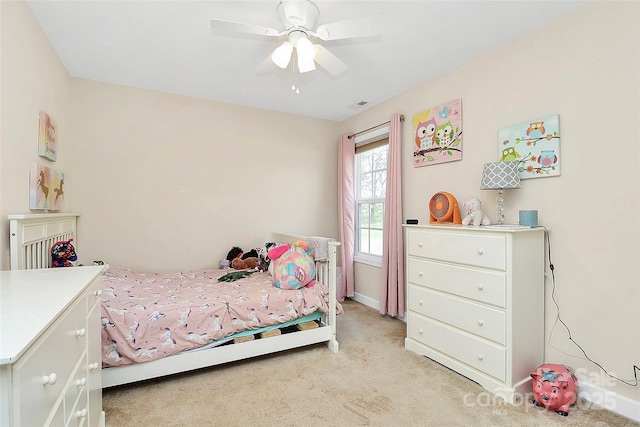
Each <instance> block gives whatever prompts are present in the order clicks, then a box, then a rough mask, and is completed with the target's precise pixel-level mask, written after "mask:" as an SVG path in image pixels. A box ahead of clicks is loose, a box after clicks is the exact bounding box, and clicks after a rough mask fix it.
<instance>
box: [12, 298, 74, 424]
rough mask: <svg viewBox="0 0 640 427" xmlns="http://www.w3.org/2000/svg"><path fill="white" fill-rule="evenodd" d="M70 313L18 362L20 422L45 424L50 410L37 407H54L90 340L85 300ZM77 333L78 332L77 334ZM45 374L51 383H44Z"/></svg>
mask: <svg viewBox="0 0 640 427" xmlns="http://www.w3.org/2000/svg"><path fill="white" fill-rule="evenodd" d="M74 304H75V305H74V306H73V307H72V308H70V309H69V312H68V315H66V316H65V317H64V318H62V320H61V321H59V323H57V324H55V325H54V326H52V327H51V328H50V329H49V330H48V331H47V334H46V336H44V337H42V338H41V339H40V340H39V341H38V342H37V343H36V344H34V345H33V346H32V347H31V348H30V349H29V351H28V352H27V353H25V355H24V356H22V357H21V358H20V359H19V360H18V361H17V362H16V364H15V365H14V369H13V380H14V390H16V393H18V394H19V397H18V398H17V402H19V408H16V410H18V411H19V413H20V425H23V426H40V425H44V424H45V421H46V419H47V416H48V415H49V414H48V413H46V412H44V411H42V410H38V411H36V410H34V409H33V408H53V407H54V404H55V402H56V400H57V399H58V397H59V396H60V394H62V392H63V389H64V386H65V384H66V382H67V381H68V380H69V378H70V376H71V374H72V371H73V369H74V367H75V366H76V364H77V363H78V360H79V359H80V357H81V355H83V351H84V348H85V343H86V338H85V336H84V335H85V334H86V329H85V328H86V321H85V316H86V314H85V299H84V296H83V297H82V298H80V299H79V300H76V301H75V303H74ZM76 334H77V335H76ZM45 377H46V378H47V379H48V381H49V382H48V383H46V384H43V382H44V379H45Z"/></svg>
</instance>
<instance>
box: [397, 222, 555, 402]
mask: <svg viewBox="0 0 640 427" xmlns="http://www.w3.org/2000/svg"><path fill="white" fill-rule="evenodd" d="M405 231H406V235H405V237H406V239H405V241H406V254H407V255H406V257H407V258H406V271H407V274H406V277H407V307H408V314H407V338H406V340H405V347H406V348H407V349H409V350H412V351H415V352H416V353H418V354H421V355H424V356H427V357H429V358H431V359H433V360H435V361H437V362H439V363H441V364H443V365H445V366H447V367H449V368H450V369H453V370H454V371H456V372H459V373H460V374H462V375H464V376H466V377H467V378H470V379H472V380H474V381H476V382H477V383H479V384H480V385H481V386H483V387H484V388H485V389H487V390H489V391H491V392H492V393H495V394H497V395H499V396H501V397H503V398H504V399H505V400H506V401H507V402H510V403H514V402H515V401H516V400H517V399H518V397H519V396H520V397H522V396H524V395H525V394H526V393H528V392H530V391H531V384H530V381H529V380H530V375H529V374H530V373H531V372H532V371H533V370H534V369H535V368H536V367H538V366H539V365H540V364H542V363H543V359H544V231H543V229H542V228H534V229H516V230H503V229H500V230H496V229H488V228H484V227H471V226H469V227H465V226H453V225H451V226H450V225H429V226H411V225H407V226H405Z"/></svg>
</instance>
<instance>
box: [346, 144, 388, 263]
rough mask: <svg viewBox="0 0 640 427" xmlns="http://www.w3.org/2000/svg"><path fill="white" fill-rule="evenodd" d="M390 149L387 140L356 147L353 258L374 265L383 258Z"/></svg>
mask: <svg viewBox="0 0 640 427" xmlns="http://www.w3.org/2000/svg"><path fill="white" fill-rule="evenodd" d="M388 147H389V139H388V138H384V139H382V140H378V141H375V142H372V143H368V144H365V145H360V146H357V147H356V168H355V169H356V179H355V181H356V182H355V185H356V189H355V194H356V236H355V246H356V247H355V256H354V259H356V260H357V261H361V262H365V263H367V264H373V265H377V264H380V263H381V257H382V235H383V225H384V209H385V206H384V205H385V196H386V188H387V154H388Z"/></svg>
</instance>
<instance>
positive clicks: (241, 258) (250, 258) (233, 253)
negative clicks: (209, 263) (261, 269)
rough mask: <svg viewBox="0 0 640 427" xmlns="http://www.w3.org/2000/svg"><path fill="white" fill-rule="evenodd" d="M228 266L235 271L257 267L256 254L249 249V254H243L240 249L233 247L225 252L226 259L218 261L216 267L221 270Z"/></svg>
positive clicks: (253, 250)
mask: <svg viewBox="0 0 640 427" xmlns="http://www.w3.org/2000/svg"><path fill="white" fill-rule="evenodd" d="M225 261H226V262H225ZM229 265H230V266H231V267H232V268H235V269H236V270H244V269H247V268H256V267H258V252H257V251H256V250H255V249H251V250H250V251H249V252H247V253H244V251H243V250H242V249H241V248H240V247H238V246H234V247H232V248H231V250H229V252H227V259H226V260H222V261H220V263H219V264H218V267H219V268H221V269H222V268H226V267H225V266H229Z"/></svg>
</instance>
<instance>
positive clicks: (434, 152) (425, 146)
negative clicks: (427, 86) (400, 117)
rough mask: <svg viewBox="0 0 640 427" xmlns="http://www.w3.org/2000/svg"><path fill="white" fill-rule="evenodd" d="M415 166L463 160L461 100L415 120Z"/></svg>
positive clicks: (428, 112) (442, 106)
mask: <svg viewBox="0 0 640 427" xmlns="http://www.w3.org/2000/svg"><path fill="white" fill-rule="evenodd" d="M413 136H414V146H413V165H414V167H420V166H428V165H435V164H438V163H444V162H452V161H455V160H461V159H462V99H456V100H454V101H451V102H448V103H446V104H442V105H438V106H436V107H434V108H430V109H428V110H425V111H422V112H420V113H417V114H415V115H414V116H413Z"/></svg>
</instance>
